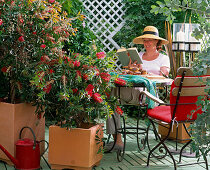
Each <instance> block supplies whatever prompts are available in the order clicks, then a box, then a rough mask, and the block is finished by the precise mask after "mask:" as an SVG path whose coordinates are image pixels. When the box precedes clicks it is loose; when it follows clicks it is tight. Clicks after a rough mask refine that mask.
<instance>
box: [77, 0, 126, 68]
mask: <svg viewBox="0 0 210 170" xmlns="http://www.w3.org/2000/svg"><path fill="white" fill-rule="evenodd" d="M81 1H82V2H83V6H84V7H85V8H86V10H87V11H88V12H89V14H90V15H88V16H87V19H88V21H89V22H88V26H89V27H90V29H91V30H92V31H93V32H94V34H95V35H96V36H97V38H98V39H99V40H100V41H101V42H102V43H103V45H104V46H105V49H104V50H105V51H112V50H114V49H119V48H120V46H119V45H118V44H117V43H116V42H115V41H114V40H113V37H114V35H115V34H116V33H117V32H118V31H119V30H120V29H121V28H122V26H123V25H124V19H123V15H124V11H123V7H124V5H123V4H122V2H121V0H81ZM117 62H118V60H116V61H115V64H116V67H117V70H118V69H120V67H119V65H117Z"/></svg>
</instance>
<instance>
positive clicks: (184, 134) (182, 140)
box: [158, 123, 190, 143]
mask: <svg viewBox="0 0 210 170" xmlns="http://www.w3.org/2000/svg"><path fill="white" fill-rule="evenodd" d="M163 125H164V126H166V127H169V126H168V125H165V124H163ZM185 125H186V127H187V128H188V127H189V126H190V123H185ZM176 128H177V124H176V123H175V124H174V125H173V131H171V132H170V135H169V139H172V140H175V139H176V133H177V129H176ZM158 133H159V134H160V135H161V138H164V137H166V135H167V134H168V129H167V128H165V127H163V126H161V125H158ZM177 138H178V139H179V141H178V142H179V143H186V142H188V141H189V140H185V139H189V138H190V137H189V135H188V134H187V132H186V131H185V129H184V126H183V123H179V125H178V137H177Z"/></svg>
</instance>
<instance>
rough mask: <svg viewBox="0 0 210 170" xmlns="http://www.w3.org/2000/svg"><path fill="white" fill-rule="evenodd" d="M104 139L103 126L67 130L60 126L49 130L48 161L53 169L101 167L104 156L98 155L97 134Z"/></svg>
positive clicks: (51, 127)
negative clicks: (100, 163)
mask: <svg viewBox="0 0 210 170" xmlns="http://www.w3.org/2000/svg"><path fill="white" fill-rule="evenodd" d="M98 129H100V131H99V133H98V136H99V137H100V138H103V130H102V124H100V125H96V126H93V127H91V128H89V129H82V128H75V129H70V130H66V129H65V128H60V127H58V126H50V128H49V153H48V161H49V163H50V164H51V168H52V169H65V168H66V169H92V167H93V166H95V165H99V162H100V160H101V159H102V156H103V154H102V153H97V152H98V150H99V147H100V146H102V145H103V143H102V142H100V144H96V140H95V139H96V133H97V130H98Z"/></svg>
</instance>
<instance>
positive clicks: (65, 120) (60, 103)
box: [32, 44, 124, 169]
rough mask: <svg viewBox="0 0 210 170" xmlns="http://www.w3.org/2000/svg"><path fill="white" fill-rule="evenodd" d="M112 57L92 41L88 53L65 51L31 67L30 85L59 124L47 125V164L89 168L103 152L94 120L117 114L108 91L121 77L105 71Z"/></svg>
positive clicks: (98, 129)
mask: <svg viewBox="0 0 210 170" xmlns="http://www.w3.org/2000/svg"><path fill="white" fill-rule="evenodd" d="M111 57H113V55H112V54H105V53H104V52H101V51H100V49H97V48H96V46H95V45H94V44H93V46H91V47H90V55H82V54H78V53H77V54H75V53H74V54H70V55H68V56H67V55H65V54H64V55H63V56H59V57H58V58H55V59H51V60H50V61H46V62H43V63H42V64H40V65H39V66H38V67H37V68H36V69H37V72H36V73H37V75H36V76H35V77H34V78H33V80H32V84H34V85H35V86H36V88H37V90H39V91H40V93H39V94H38V96H39V99H40V100H41V101H42V103H43V104H44V106H45V108H47V109H48V111H49V112H48V113H50V114H51V115H53V120H54V121H55V124H56V125H59V126H60V127H58V126H50V128H49V156H48V158H49V163H50V164H51V167H52V168H56V169H59V168H75V167H77V168H78V167H82V168H84V167H86V168H91V167H92V166H94V165H96V164H97V163H98V162H99V161H100V160H101V158H102V153H100V154H97V153H98V151H102V149H103V148H102V145H103V142H102V137H103V131H102V125H101V124H100V125H98V124H97V123H98V121H97V120H99V119H98V118H105V117H107V116H111V114H113V113H114V112H115V111H117V112H118V113H119V114H122V110H121V109H120V107H119V106H117V105H116V104H117V103H116V102H117V100H116V99H115V98H114V97H112V96H110V95H109V94H110V91H111V88H112V87H114V85H115V83H118V84H119V83H122V82H121V81H123V80H121V79H119V78H116V77H112V76H111V75H110V74H109V73H108V70H110V69H111V68H113V63H111V62H110V61H112V60H111ZM52 61H53V63H52ZM49 70H51V71H50V72H49ZM123 83H124V81H123ZM61 127H65V128H61ZM64 134H65V135H66V136H67V139H66V138H64V136H63V135H64ZM61 135H62V137H61ZM56 136H57V137H56ZM96 139H97V140H98V142H97V141H96ZM97 143H98V145H97ZM91 146H94V148H93V149H92V148H91ZM63 147H64V148H63ZM66 154H68V156H67V155H66Z"/></svg>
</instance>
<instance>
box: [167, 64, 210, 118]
mask: <svg viewBox="0 0 210 170" xmlns="http://www.w3.org/2000/svg"><path fill="white" fill-rule="evenodd" d="M207 77H208V75H203V76H201V77H198V76H193V72H192V70H191V68H188V67H181V68H179V69H178V71H177V77H176V78H175V80H174V82H173V83H172V86H171V92H170V104H175V105H174V106H171V113H172V118H174V117H175V119H176V120H177V121H186V120H195V119H196V118H197V114H201V113H202V111H201V109H199V107H198V106H197V105H196V104H192V103H196V101H197V98H198V96H205V95H207V93H206V92H205V88H206V82H207ZM184 103H185V104H184ZM190 103H191V104H190ZM179 104H181V105H179ZM193 110H194V111H195V113H193V116H192V117H190V115H191V114H192V111H193Z"/></svg>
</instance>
